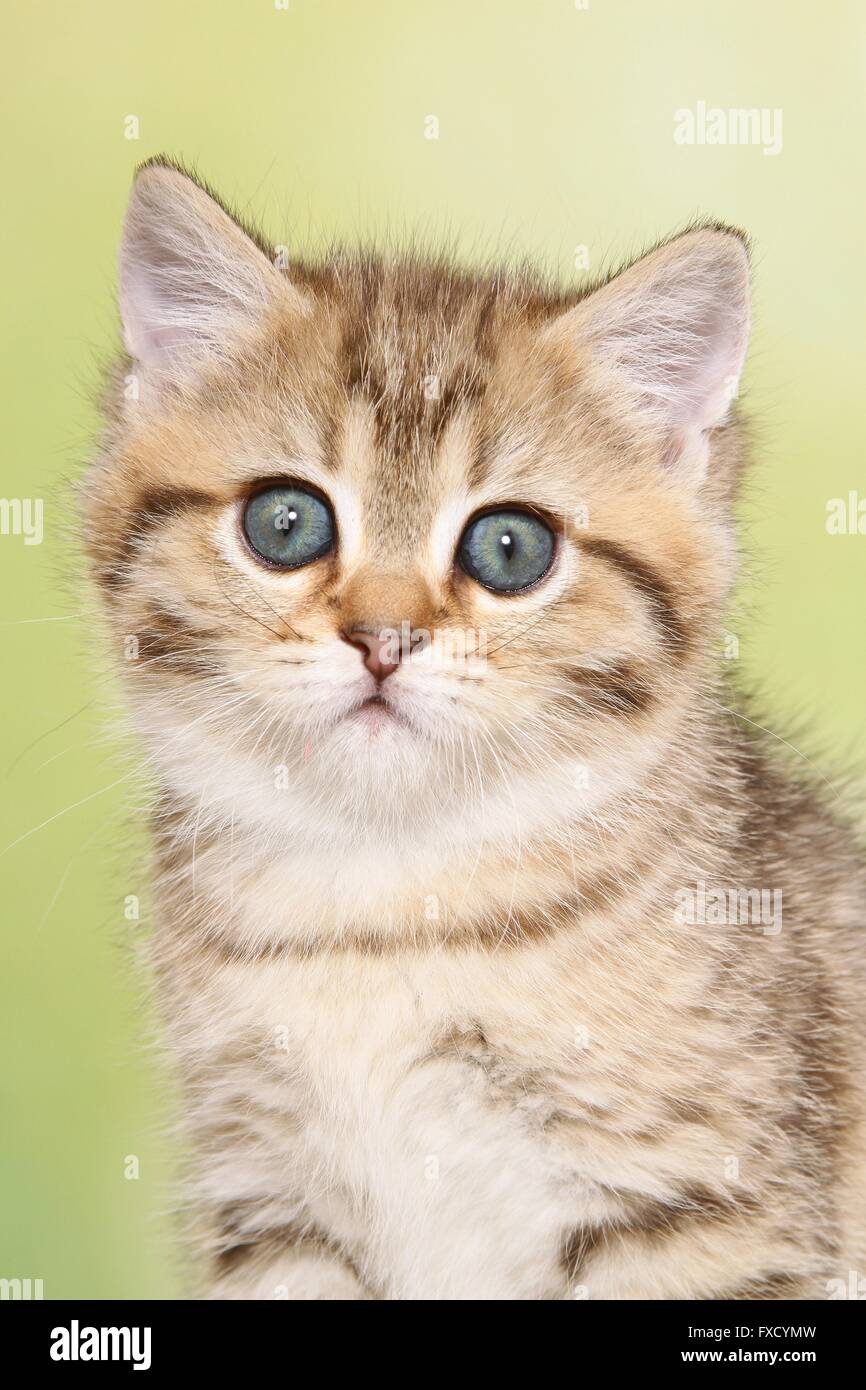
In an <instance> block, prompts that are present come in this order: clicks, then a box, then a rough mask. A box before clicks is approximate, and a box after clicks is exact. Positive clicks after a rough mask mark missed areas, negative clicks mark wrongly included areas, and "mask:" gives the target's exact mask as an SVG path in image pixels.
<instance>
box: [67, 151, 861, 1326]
mask: <svg viewBox="0 0 866 1390" xmlns="http://www.w3.org/2000/svg"><path fill="white" fill-rule="evenodd" d="M120 300H121V310H122V316H123V320H124V332H125V341H126V347H127V351H128V354H129V356H128V357H127V358H126V359H125V360H124V361H123V362H122V363H120V364H119V366H118V368H117V370H116V372H115V374H114V376H113V379H112V384H111V387H110V389H109V392H108V395H107V401H106V410H107V428H106V433H105V439H104V445H103V448H102V451H101V453H100V456H99V458H98V459H97V460H96V461H95V463H94V465H93V468H92V470H91V473H90V475H89V478H88V481H87V484H86V488H85V494H84V513H85V527H86V535H87V539H88V545H89V550H90V554H91V557H92V563H93V569H94V573H95V576H96V578H97V581H98V583H99V585H100V587H101V590H102V593H103V595H104V602H105V608H106V611H107V615H108V621H109V626H110V630H111V632H112V634H113V640H114V641H115V643H116V645H117V651H118V655H120V653H121V652H123V651H125V652H126V655H129V653H130V651H132V653H133V656H134V657H135V659H133V660H125V661H121V662H120V663H119V664H120V665H121V667H122V670H123V674H124V678H125V680H126V683H127V686H128V695H129V701H130V705H131V709H132V711H133V714H134V717H135V721H136V726H137V729H138V733H139V736H140V739H141V740H142V742H143V744H144V746H145V748H146V750H147V752H148V753H149V755H150V757H151V759H152V762H153V765H154V767H155V768H156V778H157V783H158V787H157V791H156V794H155V796H154V807H153V845H154V858H155V877H156V885H157V893H158V901H159V922H158V926H157V929H156V931H155V933H154V938H153V943H152V954H153V968H154V971H155V975H156V979H157V981H158V985H159V989H160V993H161V998H162V1005H163V1012H164V1017H165V1020H166V1028H167V1032H168V1036H169V1038H170V1042H171V1046H172V1049H173V1051H174V1055H175V1057H176V1059H177V1062H178V1065H179V1067H180V1071H181V1074H182V1077H183V1079H184V1081H185V1087H186V1090H185V1094H186V1106H185V1112H186V1120H187V1125H188V1129H189V1134H190V1139H191V1144H192V1147H193V1149H194V1152H195V1154H196V1159H195V1175H194V1177H193V1179H192V1183H191V1189H192V1190H191V1194H190V1196H191V1200H192V1201H193V1202H194V1205H195V1208H196V1210H197V1212H198V1217H199V1232H200V1239H201V1241H202V1244H203V1247H204V1248H205V1249H206V1250H207V1251H208V1252H209V1255H208V1258H209V1261H210V1267H211V1273H210V1276H209V1284H208V1292H209V1293H210V1294H212V1295H213V1296H216V1297H224V1298H256V1297H262V1298H268V1297H286V1296H287V1297H289V1298H293V1299H294V1298H297V1299H320V1298H322V1299H342V1298H348V1299H354V1298H359V1299H364V1298H377V1299H559V1298H566V1297H579V1296H590V1297H593V1298H718V1297H727V1298H745V1297H751V1296H756V1297H773V1296H788V1297H809V1296H819V1297H825V1296H827V1292H828V1281H830V1280H833V1279H847V1277H848V1272H849V1270H851V1269H855V1270H861V1271H862V1270H863V1269H864V1267H866V1266H864V1261H866V1249H864V1244H866V1201H864V1171H863V1165H864V1156H866V1131H864V1118H863V1113H864V1112H863V1089H864V1082H863V1075H864V1069H863V1030H862V1027H861V1026H860V1024H859V1019H860V1009H861V1005H862V999H863V983H864V979H863V977H864V969H866V966H864V958H866V953H864V943H863V935H862V916H863V908H862V903H863V872H862V868H861V864H860V861H859V858H858V856H857V853H856V851H855V849H854V847H853V844H852V841H851V839H850V836H849V833H848V832H847V830H846V829H845V828H844V826H842V825H841V824H840V823H838V821H837V820H836V819H834V817H833V816H832V815H831V814H830V812H829V811H828V809H827V808H826V807H825V806H824V805H823V804H822V802H821V800H820V798H819V797H818V796H817V794H816V792H815V791H814V790H813V789H812V788H811V787H809V786H808V785H806V784H804V783H803V782H802V781H798V780H794V779H793V778H792V777H790V776H789V775H788V774H787V773H786V772H783V771H782V770H780V769H777V768H775V767H774V765H773V761H772V758H771V757H770V755H769V753H768V750H767V749H766V748H765V746H764V742H763V740H762V738H761V737H760V736H757V735H756V734H755V731H754V729H753V728H752V726H751V725H750V724H749V722H748V721H747V720H746V719H744V718H741V717H739V716H738V715H737V714H736V713H732V712H731V710H730V703H731V696H730V692H729V691H727V690H725V689H724V687H723V686H722V685H721V683H720V679H719V676H718V665H719V663H718V654H719V647H720V641H721V631H722V628H721V624H722V618H723V614H724V612H725V606H726V603H727V600H728V597H729V593H730V589H731V584H732V582H733V579H734V575H735V570H736V546H735V537H734V530H733V524H732V515H731V509H732V503H733V499H734V494H735V485H736V481H737V477H738V474H739V471H740V467H741V460H742V442H741V438H740V430H739V427H738V425H737V422H736V412H735V410H733V409H732V404H733V402H734V400H735V396H736V391H737V382H738V380H739V374H740V370H741V367H742V362H743V357H744V354H745V349H746V342H747V335H748V268H747V256H746V249H745V246H744V243H743V239H742V238H741V237H740V235H739V234H737V233H735V232H732V231H730V230H729V229H726V228H723V227H716V226H707V227H700V228H695V229H692V230H690V231H689V232H687V233H686V234H683V235H681V236H680V237H677V238H674V239H673V240H672V241H670V242H668V243H666V244H665V245H663V246H661V247H660V248H657V249H656V250H655V251H653V252H652V253H651V254H650V255H648V256H647V257H645V258H643V259H642V260H640V261H639V262H638V263H637V264H635V265H634V266H632V267H630V268H627V269H626V270H624V271H623V272H622V273H620V274H618V275H616V276H614V277H613V278H612V279H611V280H610V281H609V282H608V283H606V284H604V285H601V286H598V287H596V288H595V289H594V290H593V291H592V292H583V293H582V294H580V295H578V294H563V293H560V292H559V291H557V290H554V289H551V288H550V287H548V286H545V285H542V284H541V283H537V282H535V281H534V280H533V279H532V278H531V277H530V276H528V275H518V276H508V275H505V274H501V275H500V274H493V273H486V274H478V275H473V274H468V273H464V272H462V271H460V270H458V269H456V268H454V267H453V266H451V265H449V264H445V263H436V262H431V261H427V260H424V259H418V258H415V259H413V258H411V257H407V258H391V257H387V256H386V257H381V258H377V257H375V256H352V255H335V256H333V257H330V258H327V259H325V260H323V261H322V262H321V263H318V264H305V263H295V264H292V265H290V266H289V267H288V268H286V269H278V268H277V267H276V266H275V265H274V262H273V260H272V259H271V258H270V257H269V255H268V254H267V248H266V247H265V245H264V243H263V242H261V241H260V240H258V239H256V238H255V237H254V235H253V234H252V233H250V232H249V231H248V230H247V229H245V228H243V227H242V226H241V225H240V224H239V223H238V221H237V220H236V219H234V218H232V217H231V216H229V214H228V213H227V212H226V210H225V209H224V208H222V207H221V206H220V205H219V203H218V202H217V201H216V200H215V199H214V198H213V197H212V196H209V194H208V193H207V192H206V191H205V190H204V189H203V188H202V187H201V186H199V185H198V184H197V183H196V182H195V181H194V180H193V179H192V178H191V177H189V176H188V175H186V174H184V173H183V172H182V171H180V170H178V169H176V168H174V167H172V166H171V165H168V164H167V163H165V162H164V161H163V162H157V163H156V164H151V165H150V166H147V167H145V168H144V170H143V171H142V172H140V174H139V176H138V179H137V181H136V184H135V187H134V190H133V194H132V199H131V203H130V209H129V214H128V217H127V223H126V229H125V234H124V242H123V248H122V253H121V269H120ZM272 478H292V479H300V480H305V481H308V482H310V483H312V484H313V485H314V486H315V487H317V488H318V489H320V490H321V492H322V493H324V494H326V495H327V497H328V498H329V499H330V502H331V504H332V506H333V509H334V513H335V516H336V520H337V528H338V545H337V547H336V550H335V552H334V553H333V554H332V555H330V556H327V557H325V558H324V559H322V560H319V561H317V562H315V563H314V564H312V565H310V566H308V567H306V568H305V569H300V570H295V571H289V572H285V571H274V570H268V569H267V568H265V567H263V566H262V565H260V564H259V563H258V562H257V561H256V560H255V559H254V558H253V556H252V555H251V554H250V552H249V550H248V548H247V547H246V546H245V545H244V543H243V540H242V537H241V529H240V522H239V518H240V513H241V509H242V507H243V503H244V499H245V498H246V497H247V496H248V494H249V491H250V489H251V488H253V487H254V486H255V485H256V484H257V483H259V482H261V481H262V480H266V479H272ZM502 503H511V504H520V505H523V506H526V507H529V508H532V509H534V510H536V511H537V512H538V513H540V514H542V515H543V516H545V517H546V518H547V519H548V520H549V522H550V524H551V525H552V526H553V528H554V530H555V531H556V534H557V547H558V548H557V557H556V562H555V564H554V566H553V569H552V571H551V573H550V574H549V575H548V577H547V578H546V579H545V580H544V581H542V583H541V584H540V585H538V586H536V587H535V588H534V589H533V590H531V591H529V592H527V593H525V594H518V595H512V596H509V597H503V596H497V595H495V594H492V593H490V592H488V591H486V590H484V589H482V588H481V587H480V586H479V585H478V584H476V583H475V582H474V581H472V580H471V579H469V577H468V576H467V575H465V574H463V573H461V572H460V571H459V569H458V568H457V567H456V566H455V563H454V555H455V548H456V545H457V541H458V539H459V536H460V534H461V532H462V530H463V528H464V526H465V525H466V522H467V520H468V519H469V518H470V517H471V516H472V515H473V514H474V513H476V512H477V511H479V510H480V509H483V508H485V507H488V506H492V505H494V504H502ZM402 622H408V623H409V624H410V625H411V629H412V630H413V631H414V630H416V629H425V630H427V631H428V632H432V633H438V632H466V631H467V630H469V631H471V632H474V633H483V634H484V636H485V639H486V655H485V656H484V658H483V659H480V658H479V657H477V656H473V655H463V656H460V655H454V654H453V653H452V652H449V651H447V650H446V651H445V652H444V653H443V652H441V651H437V650H436V648H435V645H433V646H427V647H425V648H424V649H423V650H421V649H419V650H418V651H417V652H413V654H412V655H411V657H408V656H407V657H406V658H405V659H404V660H403V661H402V663H401V664H400V667H399V669H398V670H397V671H396V672H395V673H394V674H393V675H392V676H390V677H389V678H388V680H387V681H386V682H385V684H384V686H383V688H382V689H383V694H384V695H385V696H386V698H387V701H388V708H387V709H386V710H385V712H384V713H383V712H381V711H380V712H379V713H378V714H376V715H371V716H370V717H369V718H359V717H358V716H357V711H358V708H359V706H360V705H361V704H362V702H363V701H364V700H365V699H366V698H367V697H368V696H369V695H370V694H371V691H372V689H373V686H374V682H373V677H372V676H371V674H370V673H369V672H368V671H367V670H366V668H365V666H364V663H363V661H362V659H361V655H360V654H359V651H358V650H357V649H356V648H355V647H353V646H351V645H350V644H349V643H347V642H346V641H345V640H343V637H342V636H341V634H342V633H346V632H351V631H354V630H356V629H357V628H358V627H367V628H369V629H370V630H371V631H375V630H377V629H381V628H384V627H396V628H399V627H400V624H401V623H402ZM131 637H132V638H134V639H135V640H134V642H133V643H132V645H131V647H130V643H129V639H130V638H131ZM124 644H126V645H125V647H124ZM371 683H372V684H371ZM701 885H705V886H706V890H707V891H710V892H711V891H712V890H713V888H722V889H724V890H729V889H731V888H733V889H734V890H736V891H741V892H743V893H746V892H748V891H749V890H766V891H771V892H776V893H779V894H781V899H780V901H781V921H780V924H779V929H776V927H775V926H774V927H773V928H772V929H770V930H767V929H766V924H765V925H764V927H762V926H761V924H760V923H756V922H755V921H742V920H732V921H731V920H729V921H728V922H727V923H725V924H720V925H713V924H711V923H702V922H696V923H693V924H690V923H689V922H688V921H684V920H683V919H682V914H681V913H680V912H678V910H677V908H678V904H681V902H682V900H683V895H684V894H686V895H688V893H689V892H691V893H692V894H697V893H698V892H699V891H700V888H701ZM736 916H737V914H736V913H735V914H734V917H735V918H736Z"/></svg>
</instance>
